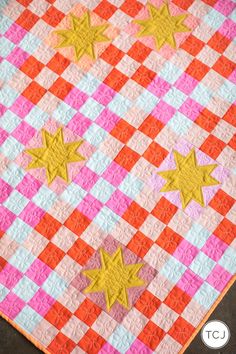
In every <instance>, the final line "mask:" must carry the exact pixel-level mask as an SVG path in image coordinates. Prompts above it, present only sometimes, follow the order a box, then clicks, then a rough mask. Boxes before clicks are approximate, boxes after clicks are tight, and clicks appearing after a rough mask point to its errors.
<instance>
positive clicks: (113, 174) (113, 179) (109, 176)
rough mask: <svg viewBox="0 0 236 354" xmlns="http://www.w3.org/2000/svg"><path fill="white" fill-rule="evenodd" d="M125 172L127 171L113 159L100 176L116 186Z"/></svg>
mask: <svg viewBox="0 0 236 354" xmlns="http://www.w3.org/2000/svg"><path fill="white" fill-rule="evenodd" d="M127 173H128V172H127V171H126V170H125V169H124V168H123V167H121V166H120V165H118V164H117V163H116V162H114V161H113V162H112V163H111V164H110V165H109V166H108V168H107V169H106V171H105V172H104V173H103V175H102V177H103V178H105V179H106V180H107V181H108V182H110V183H111V184H112V185H113V186H115V187H118V186H119V184H120V183H121V182H122V181H123V179H124V178H125V176H126V175H127Z"/></svg>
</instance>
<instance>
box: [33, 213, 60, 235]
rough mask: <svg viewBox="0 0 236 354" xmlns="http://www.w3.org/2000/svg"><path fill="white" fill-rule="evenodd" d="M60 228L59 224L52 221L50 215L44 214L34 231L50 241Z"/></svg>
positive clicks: (54, 220)
mask: <svg viewBox="0 0 236 354" xmlns="http://www.w3.org/2000/svg"><path fill="white" fill-rule="evenodd" d="M60 227H61V223H60V222H59V221H57V220H56V219H54V218H53V217H52V216H51V215H50V214H48V213H45V214H44V216H43V218H42V219H41V220H40V223H39V224H38V225H36V227H35V230H36V231H38V232H39V233H40V234H41V235H43V236H44V237H46V238H47V239H48V240H51V238H52V237H53V236H54V235H55V233H56V232H57V231H58V230H59V228H60Z"/></svg>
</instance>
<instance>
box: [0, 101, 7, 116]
mask: <svg viewBox="0 0 236 354" xmlns="http://www.w3.org/2000/svg"><path fill="white" fill-rule="evenodd" d="M6 110H7V107H5V106H3V104H1V103H0V117H1V116H3V114H4V113H5V112H6Z"/></svg>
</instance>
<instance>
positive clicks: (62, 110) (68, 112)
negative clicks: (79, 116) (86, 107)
mask: <svg viewBox="0 0 236 354" xmlns="http://www.w3.org/2000/svg"><path fill="white" fill-rule="evenodd" d="M75 114H76V110H75V109H73V108H72V107H70V106H69V105H68V104H66V103H65V102H61V103H60V104H59V105H58V106H57V108H56V109H55V111H54V112H53V114H52V116H53V118H55V119H56V120H57V121H58V122H60V123H62V124H64V125H66V124H68V123H69V121H70V120H71V119H72V118H73V117H74V115H75Z"/></svg>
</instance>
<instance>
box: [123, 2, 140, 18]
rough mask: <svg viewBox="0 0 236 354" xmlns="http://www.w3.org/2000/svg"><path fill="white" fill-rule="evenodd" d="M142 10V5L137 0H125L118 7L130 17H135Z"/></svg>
mask: <svg viewBox="0 0 236 354" xmlns="http://www.w3.org/2000/svg"><path fill="white" fill-rule="evenodd" d="M142 8H143V4H141V3H140V2H139V1H137V0H125V1H124V2H123V4H122V5H121V7H120V9H121V10H122V11H123V12H125V13H126V14H127V15H129V16H131V17H135V16H136V15H137V14H138V13H139V11H140V10H141V9H142Z"/></svg>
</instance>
